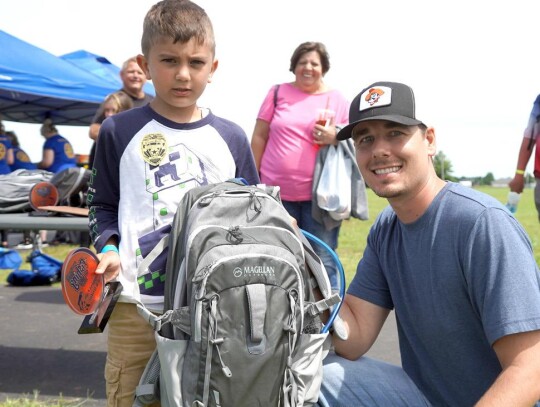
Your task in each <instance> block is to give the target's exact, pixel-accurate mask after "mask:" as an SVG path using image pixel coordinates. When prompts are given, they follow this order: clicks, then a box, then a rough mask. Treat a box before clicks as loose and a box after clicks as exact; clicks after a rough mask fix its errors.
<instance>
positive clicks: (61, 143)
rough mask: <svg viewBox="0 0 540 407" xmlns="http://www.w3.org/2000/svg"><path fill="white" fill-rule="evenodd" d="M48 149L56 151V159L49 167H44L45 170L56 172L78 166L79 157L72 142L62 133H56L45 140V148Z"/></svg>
mask: <svg viewBox="0 0 540 407" xmlns="http://www.w3.org/2000/svg"><path fill="white" fill-rule="evenodd" d="M47 149H50V150H53V151H54V161H53V163H52V164H51V166H50V167H49V168H44V169H45V170H47V171H50V172H54V173H56V172H60V171H62V170H65V169H66V168H70V167H76V166H77V158H76V157H75V154H74V153H73V147H72V146H71V143H70V142H69V141H67V140H66V139H65V138H64V137H62V136H61V135H59V134H56V135H54V136H52V137H49V138H48V139H47V140H45V144H43V150H47Z"/></svg>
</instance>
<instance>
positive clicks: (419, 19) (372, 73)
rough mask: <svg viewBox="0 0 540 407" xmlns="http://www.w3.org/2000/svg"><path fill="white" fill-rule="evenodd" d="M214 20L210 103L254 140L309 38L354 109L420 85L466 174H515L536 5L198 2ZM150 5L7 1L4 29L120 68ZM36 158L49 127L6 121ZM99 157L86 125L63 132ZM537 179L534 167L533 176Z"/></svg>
mask: <svg viewBox="0 0 540 407" xmlns="http://www.w3.org/2000/svg"><path fill="white" fill-rule="evenodd" d="M196 2H197V3H198V4H200V5H201V6H202V7H204V8H205V9H206V11H207V12H208V14H209V16H210V18H211V19H212V21H213V23H214V29H215V32H216V40H217V57H218V59H219V61H220V65H219V68H218V71H217V72H216V75H215V76H214V81H213V83H211V84H210V85H209V86H208V87H207V90H206V92H205V94H204V95H203V97H202V98H201V100H200V105H202V106H205V107H210V108H211V109H212V110H213V111H214V113H216V114H218V115H221V116H223V117H226V118H228V119H231V120H233V121H235V122H237V123H238V124H239V125H241V126H242V127H243V128H244V130H245V131H246V133H247V135H248V137H251V132H252V130H253V126H254V124H255V119H256V115H257V112H258V109H259V106H260V103H261V102H262V99H263V97H264V96H265V94H266V92H267V90H268V89H269V87H270V86H272V85H273V84H275V83H279V82H288V81H292V80H294V76H293V75H292V73H290V72H289V71H288V68H289V61H290V56H291V54H292V52H293V50H294V49H295V48H296V46H297V45H298V44H300V43H301V42H304V41H321V42H323V43H325V44H326V45H327V47H328V50H329V53H330V62H331V69H330V71H329V73H328V74H327V75H326V77H325V80H326V82H327V84H328V85H330V86H331V87H334V88H337V89H339V90H340V91H341V92H342V93H343V94H344V95H345V96H346V97H347V98H348V99H349V100H352V99H353V98H354V96H356V94H357V93H358V92H359V91H360V90H361V89H362V88H363V87H365V86H367V85H369V84H370V83H372V82H375V81H379V80H388V81H398V82H404V83H406V84H408V85H410V86H412V87H413V89H414V91H415V95H416V101H417V116H418V118H419V119H421V120H423V121H424V122H425V123H426V124H428V125H432V126H434V127H435V129H436V131H437V136H438V147H439V150H442V151H443V152H444V153H445V155H446V156H447V157H448V158H449V159H450V160H451V162H452V164H453V168H454V175H456V176H484V175H485V174H486V173H487V172H490V171H491V172H493V173H494V175H495V177H496V178H500V177H509V176H512V175H513V172H514V169H515V165H516V161H517V152H518V149H519V145H520V143H521V138H522V135H523V129H524V127H525V125H526V122H527V119H528V115H529V112H530V110H531V107H532V103H533V101H534V99H535V97H536V95H537V94H538V93H540V70H539V68H538V60H539V56H538V54H539V45H538V38H539V37H538V32H539V28H538V16H539V15H540V2H537V1H534V2H531V1H527V2H525V1H519V0H518V1H512V2H508V1H505V2H503V1H498V0H495V1H484V0H476V1H471V0H468V1H465V0H456V1H447V2H438V1H417V0H410V1H402V0H395V1H394V0H391V1H369V2H368V1H351V0H343V1H341V0H334V1H332V2H330V1H319V0H310V1H307V0H274V1H267V2H260V1H256V0H255V1H253V0H228V1H226V0H198V1H196ZM152 4H154V1H147V0H106V1H105V0H94V1H92V2H86V1H85V2H81V1H73V0H50V1H43V0H25V1H21V0H2V2H1V3H0V15H1V20H0V21H1V23H0V28H1V29H2V30H4V31H6V32H7V33H9V34H11V35H14V36H16V37H19V38H20V39H22V40H24V41H27V42H30V43H31V44H33V45H36V46H38V47H40V48H43V49H44V50H46V51H49V52H51V53H52V54H54V55H62V54H65V53H68V52H72V51H76V50H79V49H84V50H87V51H89V52H92V53H95V54H98V55H102V56H105V57H106V58H108V59H109V60H110V61H111V62H113V63H114V64H116V65H121V64H122V62H123V61H124V60H126V59H127V58H129V57H130V56H132V55H135V54H137V53H139V52H140V45H139V44H140V37H141V33H142V21H143V19H144V15H145V14H146V12H147V11H148V9H149V8H150V6H151V5H152ZM6 127H7V129H8V130H15V131H16V132H17V134H18V135H19V138H20V139H21V140H22V146H23V148H24V149H26V150H27V151H28V153H29V154H30V156H31V158H32V159H33V160H34V161H37V160H39V159H40V158H41V146H42V144H43V139H42V138H41V136H39V125H20V124H14V123H12V122H7V123H6ZM60 130H61V134H62V135H64V136H66V137H67V138H68V139H69V140H70V141H71V142H72V143H73V144H74V147H75V151H76V152H77V153H80V154H86V153H87V152H88V151H89V149H90V145H91V143H90V141H89V139H88V137H87V134H88V129H87V128H84V127H68V126H61V127H60ZM527 168H528V170H529V171H532V163H530V164H529V166H528V167H527Z"/></svg>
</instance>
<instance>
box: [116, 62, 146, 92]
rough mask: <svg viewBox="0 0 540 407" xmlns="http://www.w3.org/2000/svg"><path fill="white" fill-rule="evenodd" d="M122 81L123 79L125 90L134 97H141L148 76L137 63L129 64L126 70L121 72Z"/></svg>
mask: <svg viewBox="0 0 540 407" xmlns="http://www.w3.org/2000/svg"><path fill="white" fill-rule="evenodd" d="M120 79H122V83H123V84H124V89H125V90H127V91H128V93H129V94H130V95H132V96H139V93H140V92H141V91H142V87H143V86H144V84H145V83H146V76H145V75H144V72H143V70H142V69H141V68H140V67H139V64H137V62H130V63H128V65H127V67H126V69H125V70H123V71H121V72H120Z"/></svg>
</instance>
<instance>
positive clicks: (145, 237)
mask: <svg viewBox="0 0 540 407" xmlns="http://www.w3.org/2000/svg"><path fill="white" fill-rule="evenodd" d="M141 45H142V52H143V54H142V55H139V56H138V57H137V60H138V63H139V65H140V67H141V68H142V69H143V71H144V72H145V75H146V77H147V79H148V80H152V81H153V84H154V87H155V89H156V96H155V98H154V100H153V101H152V102H150V104H148V105H146V106H143V107H138V108H133V109H130V110H128V111H125V112H122V113H119V114H116V115H114V116H111V117H110V118H108V119H107V120H105V121H104V122H103V124H102V126H101V128H100V131H99V137H98V141H97V149H96V159H95V161H94V167H93V171H92V172H93V175H92V179H91V183H90V185H89V191H88V205H89V207H90V216H89V218H90V225H89V226H90V234H91V237H92V239H93V242H94V246H95V248H96V251H97V252H98V253H100V254H99V255H98V257H99V258H100V263H99V265H98V268H97V270H96V272H97V273H103V274H104V275H105V280H106V281H111V280H113V279H116V280H118V281H120V282H121V283H122V286H123V291H122V294H121V296H120V299H119V302H118V303H117V304H116V306H115V308H114V311H113V313H112V315H111V317H110V319H109V322H108V328H107V329H108V352H107V361H106V366H105V379H106V386H107V399H108V405H115V406H121V407H124V406H126V407H127V406H130V407H131V406H132V404H133V400H134V392H135V388H136V386H137V384H138V382H139V380H140V377H141V375H142V372H143V370H144V368H145V366H146V364H147V361H148V359H149V358H150V356H151V355H152V352H153V351H154V349H155V346H156V344H155V339H154V331H153V330H152V328H151V327H150V326H149V324H148V323H147V322H146V321H145V320H144V319H143V318H142V317H140V316H139V314H138V313H137V308H136V302H139V301H140V302H143V303H144V304H145V306H146V307H147V308H148V309H150V310H152V311H154V312H156V313H161V312H163V290H164V277H165V275H164V273H165V267H166V264H165V263H166V255H162V256H160V258H158V259H157V260H156V261H155V262H153V263H152V264H151V265H150V267H148V269H144V270H137V268H138V266H139V264H140V263H141V261H142V260H143V259H144V257H145V256H147V255H148V253H149V252H150V251H151V250H152V249H153V248H154V247H155V245H156V243H157V242H159V240H160V239H161V238H162V237H163V236H164V235H166V234H168V233H169V232H170V230H171V222H172V219H173V216H174V214H175V212H176V209H177V207H178V204H179V202H180V200H181V199H182V197H183V195H184V194H185V192H186V191H188V190H189V189H191V188H194V187H197V186H200V185H206V184H211V183H218V182H222V181H226V180H228V179H231V178H236V177H242V178H244V179H246V180H247V182H248V183H249V184H257V183H258V182H259V177H258V173H257V170H256V168H255V162H254V160H253V156H252V154H251V149H250V144H249V141H248V138H247V136H246V134H245V132H244V131H243V130H242V129H241V128H240V127H239V126H238V125H236V124H235V123H232V122H230V121H228V120H226V119H223V118H221V117H217V116H215V115H214V114H213V113H212V112H211V111H210V109H208V108H204V107H201V106H198V104H197V101H198V99H199V97H200V96H201V95H202V93H203V92H204V90H205V88H206V85H207V84H208V83H210V82H211V80H212V76H213V74H214V72H215V71H216V69H217V66H218V61H217V59H215V42H214V32H213V28H212V23H211V21H210V19H209V17H208V16H207V14H206V13H205V11H204V10H203V9H202V8H201V7H199V6H198V5H196V4H195V3H192V2H191V1H178V0H164V1H160V2H159V3H157V4H155V5H154V6H152V7H151V9H150V10H149V11H148V13H147V15H146V17H145V20H144V25H143V35H142V41H141Z"/></svg>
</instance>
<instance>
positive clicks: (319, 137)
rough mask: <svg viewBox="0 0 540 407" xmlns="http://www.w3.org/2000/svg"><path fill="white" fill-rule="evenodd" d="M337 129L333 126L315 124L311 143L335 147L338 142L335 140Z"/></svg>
mask: <svg viewBox="0 0 540 407" xmlns="http://www.w3.org/2000/svg"><path fill="white" fill-rule="evenodd" d="M336 135H337V129H336V127H335V126H328V127H325V126H322V125H320V124H315V127H313V143H314V144H317V145H320V146H326V145H328V144H333V145H336V144H337V143H338V140H337V139H336Z"/></svg>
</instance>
